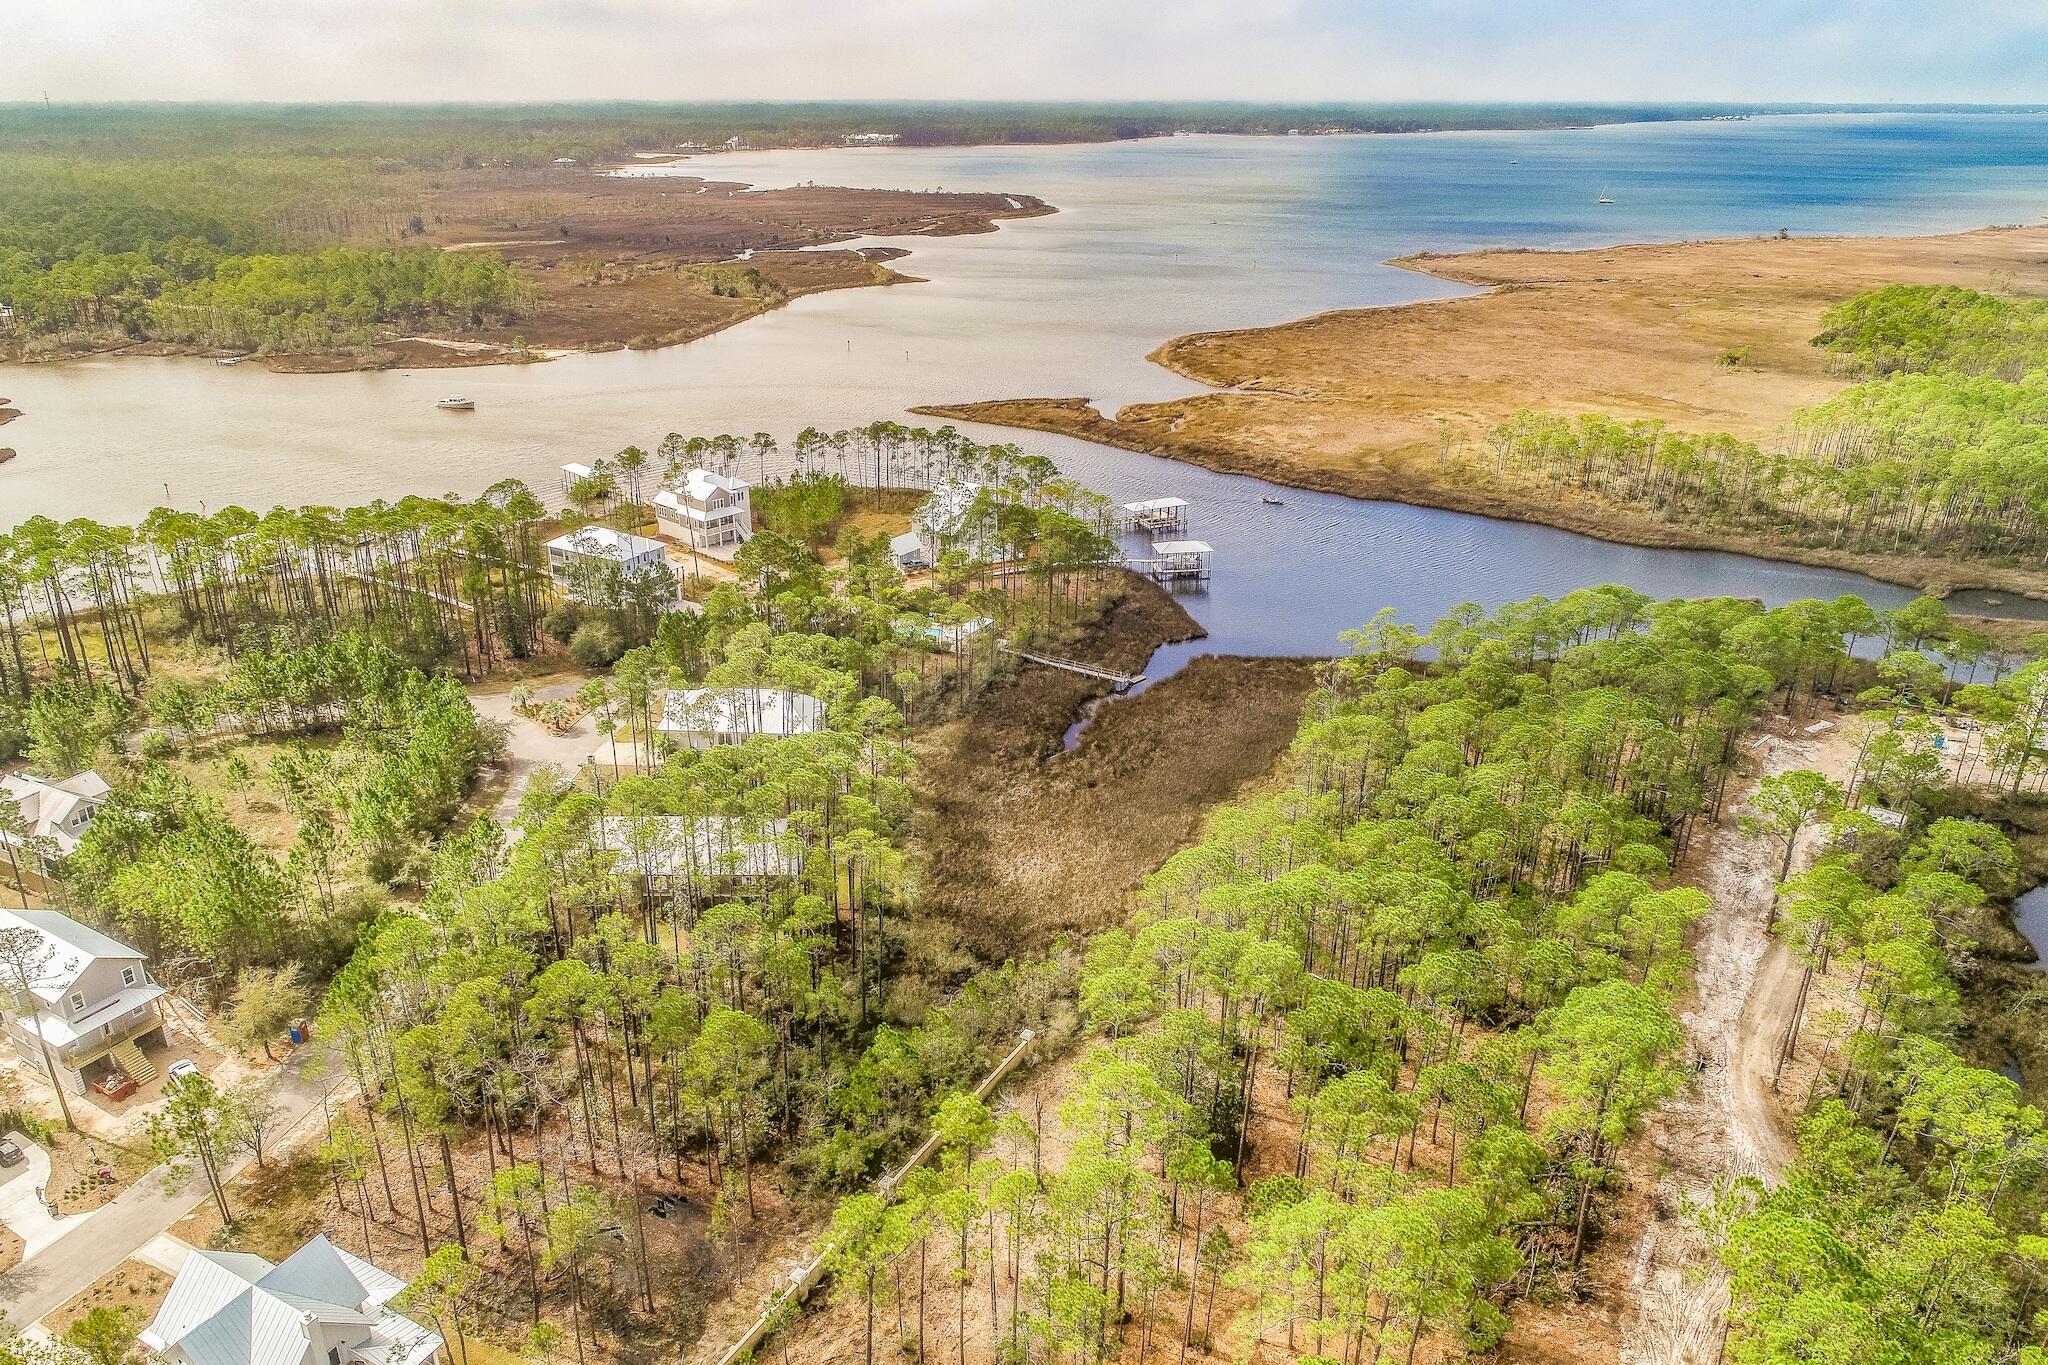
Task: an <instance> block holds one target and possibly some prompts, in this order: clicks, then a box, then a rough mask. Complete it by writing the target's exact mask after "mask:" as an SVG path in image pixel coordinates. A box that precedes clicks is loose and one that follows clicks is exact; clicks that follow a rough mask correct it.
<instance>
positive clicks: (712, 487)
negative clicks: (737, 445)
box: [654, 469, 754, 550]
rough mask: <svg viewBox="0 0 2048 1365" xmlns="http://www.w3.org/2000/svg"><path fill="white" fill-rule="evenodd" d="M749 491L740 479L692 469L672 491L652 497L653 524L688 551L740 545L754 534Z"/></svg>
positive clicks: (670, 489)
mask: <svg viewBox="0 0 2048 1365" xmlns="http://www.w3.org/2000/svg"><path fill="white" fill-rule="evenodd" d="M749 490H750V485H749V484H748V483H747V481H746V480H744V479H732V478H727V477H726V476H725V475H723V474H714V473H713V472H712V471H710V470H708V469H693V470H691V471H690V472H689V473H688V474H685V475H684V476H683V481H682V482H681V483H679V484H677V485H676V486H675V487H674V488H664V489H662V490H661V491H660V492H659V493H656V494H655V495H654V521H655V524H656V525H657V526H659V527H660V528H661V531H662V534H663V535H666V536H671V537H673V538H674V539H675V540H676V541H677V542H678V543H680V544H683V545H688V546H690V547H691V548H692V549H700V550H708V549H714V548H716V547H718V546H721V545H738V544H741V543H742V542H744V541H745V540H746V538H747V537H748V536H751V535H752V534H754V508H753V503H752V501H751V500H750V496H749Z"/></svg>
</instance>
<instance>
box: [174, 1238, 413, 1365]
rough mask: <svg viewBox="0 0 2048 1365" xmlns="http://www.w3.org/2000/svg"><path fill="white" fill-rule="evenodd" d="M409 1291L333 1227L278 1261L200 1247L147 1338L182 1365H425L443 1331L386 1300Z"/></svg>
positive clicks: (187, 1261) (189, 1258)
mask: <svg viewBox="0 0 2048 1365" xmlns="http://www.w3.org/2000/svg"><path fill="white" fill-rule="evenodd" d="M404 1289H405V1281H403V1280H401V1279H399V1278H398V1277H397V1276H396V1275H392V1274H389V1273H388V1272H386V1271H382V1270H379V1269H378V1268H377V1267H376V1266H373V1265H371V1264H370V1263H369V1262H368V1261H366V1260H364V1259H362V1258H361V1257H360V1256H351V1255H349V1254H348V1253H347V1252H346V1251H343V1250H342V1249H341V1248H340V1247H338V1246H336V1245H334V1243H332V1242H330V1241H328V1240H327V1237H326V1235H325V1234H322V1235H320V1236H318V1237H315V1238H314V1239H313V1240H312V1241H310V1242H308V1243H306V1244H305V1245H304V1246H302V1247H300V1248H299V1249H298V1250H297V1251H295V1252H293V1253H292V1254H291V1255H290V1256H288V1257H286V1258H285V1260H284V1261H283V1263H282V1264H279V1265H272V1264H271V1263H270V1262H269V1261H267V1260H265V1259H264V1258H263V1257H261V1256H253V1255H250V1254H248V1253H247V1252H239V1251H194V1252H192V1253H191V1254H190V1255H188V1256H187V1257H186V1258H185V1263H184V1265H182V1266H180V1267H179V1269H178V1278H177V1279H175V1280H173V1281H172V1282H171V1292H170V1293H169V1294H168V1295H167V1296H165V1298H164V1302H163V1306H162V1307H161V1308H159V1309H157V1311H156V1317H155V1318H154V1319H153V1320H151V1322H150V1324H149V1326H148V1327H146V1328H144V1329H143V1330H142V1331H141V1332H140V1333H139V1334H138V1339H139V1340H140V1341H141V1342H142V1344H143V1345H144V1346H146V1347H148V1348H149V1350H150V1351H151V1352H152V1353H153V1354H154V1355H156V1356H157V1357H159V1358H161V1359H163V1360H166V1361H170V1362H173V1365H426V1362H428V1361H430V1360H432V1359H433V1358H434V1353H435V1352H437V1351H439V1350H440V1349H441V1344H442V1343H441V1337H440V1335H439V1334H438V1333H435V1332H433V1331H430V1330H429V1329H427V1328H425V1327H422V1326H420V1324H418V1323H417V1322H414V1321H413V1320H412V1319H411V1318H409V1317H406V1316H405V1315H404V1314H402V1313H399V1312H397V1311H395V1310H394V1309H392V1308H390V1307H388V1306H387V1305H389V1304H390V1302H391V1300H392V1299H394V1298H396V1297H397V1296H398V1295H399V1294H400V1293H402V1292H403V1291H404Z"/></svg>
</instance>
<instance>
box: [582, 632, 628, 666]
mask: <svg viewBox="0 0 2048 1365" xmlns="http://www.w3.org/2000/svg"><path fill="white" fill-rule="evenodd" d="M625 652H626V641H625V639H624V637H622V636H621V635H620V634H619V632H618V628H617V627H616V626H613V625H611V624H610V623H609V622H605V621H585V622H584V623H583V624H582V625H580V626H578V627H576V633H575V634H574V635H573V636H571V637H570V639H569V657H570V658H572V659H574V660H575V661H576V662H577V663H579V664H581V665H582V666H583V667H585V668H604V667H607V666H608V665H610V664H612V663H613V662H615V661H616V660H617V659H618V657H619V656H620V655H621V654H624V653H625Z"/></svg>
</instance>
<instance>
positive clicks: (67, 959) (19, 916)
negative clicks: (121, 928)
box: [0, 910, 142, 1001]
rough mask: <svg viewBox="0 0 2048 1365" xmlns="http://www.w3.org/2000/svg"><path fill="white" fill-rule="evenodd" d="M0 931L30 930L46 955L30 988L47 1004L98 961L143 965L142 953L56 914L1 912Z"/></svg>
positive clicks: (47, 911)
mask: <svg viewBox="0 0 2048 1365" xmlns="http://www.w3.org/2000/svg"><path fill="white" fill-rule="evenodd" d="M0 929H30V930H33V931H34V932H35V933H36V934H38V935H40V936H41V938H42V941H43V948H44V950H45V952H46V954H47V956H45V957H44V959H43V963H42V966H41V967H40V968H39V969H38V970H37V973H36V976H35V979H34V980H33V981H31V982H30V983H29V984H30V985H31V986H32V987H34V989H35V993H36V994H37V995H39V996H41V997H42V998H43V999H44V1000H46V1001H54V1000H56V999H58V998H59V997H61V996H62V995H63V994H64V992H65V991H66V990H67V989H68V988H69V987H70V985H71V983H72V982H74V981H76V980H78V978H79V977H80V976H82V975H84V974H85V969H86V968H87V967H90V966H91V965H92V964H93V963H94V962H96V961H98V960H100V959H101V958H117V959H121V960H124V961H135V962H140V961H142V952H141V950H139V949H136V948H131V947H129V946H128V945H127V944H125V943H123V942H121V941H120V940H119V939H114V938H109V937H107V936H106V935H105V934H103V933H101V932H100V931H99V930H97V929H91V928H87V927H86V926H85V925H83V924H80V923H79V922H78V921H77V920H75V919H73V918H71V916H69V915H63V914H59V913H58V912H57V911H55V910H0Z"/></svg>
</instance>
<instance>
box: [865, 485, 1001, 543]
mask: <svg viewBox="0 0 2048 1365" xmlns="http://www.w3.org/2000/svg"><path fill="white" fill-rule="evenodd" d="M981 494H982V486H981V485H980V484H978V483H971V482H969V481H968V480H966V479H944V480H941V481H940V483H939V485H938V486H937V487H936V488H934V489H932V492H931V496H930V497H928V498H926V499H925V500H924V501H923V502H921V503H919V504H918V506H917V510H916V511H915V512H912V513H911V514H910V529H911V534H912V535H915V536H916V537H917V542H918V548H919V550H920V551H921V554H920V557H919V561H918V562H920V563H924V564H936V563H938V562H939V556H940V555H942V554H944V553H945V552H946V551H948V550H963V551H965V552H966V553H967V554H969V555H971V556H973V557H974V558H976V559H980V558H984V557H985V556H986V554H987V552H988V548H989V547H988V546H987V544H986V537H985V536H984V534H983V531H982V528H981V527H979V526H976V525H973V524H972V521H971V514H972V513H973V511H974V504H975V500H976V499H978V498H979V497H980V496H981ZM899 546H900V547H902V548H899ZM904 549H907V542H905V540H904V537H902V536H897V537H895V538H893V539H892V540H890V542H889V553H890V554H891V555H893V556H895V558H896V562H897V563H898V564H903V563H904V562H905V561H904V558H903V552H904Z"/></svg>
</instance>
